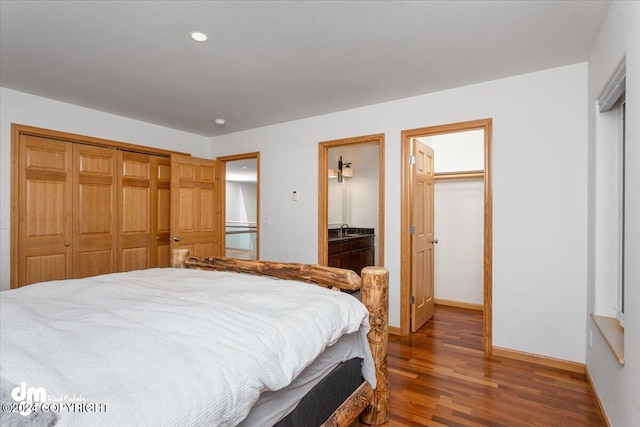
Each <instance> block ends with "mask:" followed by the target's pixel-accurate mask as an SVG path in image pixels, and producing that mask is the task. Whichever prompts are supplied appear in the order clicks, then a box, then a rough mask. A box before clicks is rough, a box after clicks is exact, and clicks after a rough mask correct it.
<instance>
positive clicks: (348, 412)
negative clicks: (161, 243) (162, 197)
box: [172, 249, 389, 427]
mask: <svg viewBox="0 0 640 427" xmlns="http://www.w3.org/2000/svg"><path fill="white" fill-rule="evenodd" d="M172 266H173V267H175V268H196V269H201V270H218V271H234V272H237V273H248V274H256V275H260V276H270V277H277V278H280V279H288V280H300V281H303V282H308V283H315V284H316V285H319V286H323V287H326V288H330V289H333V290H337V291H351V292H353V291H357V290H360V293H361V300H362V303H363V304H364V305H365V306H366V307H367V309H368V310H369V323H370V325H371V330H370V331H369V334H368V335H367V338H368V339H369V346H370V347H371V354H372V355H373V361H374V363H375V367H376V380H377V383H378V384H377V387H376V389H375V390H374V389H372V388H371V386H370V385H369V383H368V382H367V381H364V382H363V383H362V385H360V387H358V388H357V389H356V390H355V391H354V392H353V393H352V394H351V396H349V397H348V398H347V400H345V401H344V402H343V403H342V405H340V407H339V408H338V409H336V411H335V412H334V413H333V414H331V416H330V417H329V418H328V419H327V420H326V421H325V422H324V424H322V427H329V426H332V427H333V426H349V425H350V424H351V423H352V422H353V421H355V420H356V419H357V418H358V415H360V421H362V422H363V423H366V424H371V425H379V424H382V423H385V422H386V421H388V419H389V414H388V404H389V378H388V373H387V342H388V336H389V334H388V320H389V272H388V271H387V269H386V268H383V267H365V268H364V269H363V270H362V278H361V277H360V276H358V275H357V274H356V273H355V272H354V271H351V270H345V269H341V268H334V267H324V266H320V265H310V264H294V263H280V262H269V261H244V260H237V259H231V258H223V257H213V258H196V257H189V249H174V250H173V251H172Z"/></svg>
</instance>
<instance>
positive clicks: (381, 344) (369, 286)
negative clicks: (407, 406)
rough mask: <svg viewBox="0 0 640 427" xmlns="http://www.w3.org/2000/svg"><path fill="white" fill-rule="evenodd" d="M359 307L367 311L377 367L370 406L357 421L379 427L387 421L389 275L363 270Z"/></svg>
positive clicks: (382, 270) (380, 270)
mask: <svg viewBox="0 0 640 427" xmlns="http://www.w3.org/2000/svg"><path fill="white" fill-rule="evenodd" d="M361 295H362V303H363V304H364V305H365V306H366V307H367V309H368V310H369V323H370V325H371V330H370V331H369V334H368V335H367V338H368V339H369V346H370V347H371V353H372V355H373V361H374V363H375V365H376V381H377V383H378V384H377V386H376V389H375V390H374V391H373V398H372V399H371V402H370V403H369V406H367V407H366V408H365V410H364V411H363V412H362V414H361V415H360V420H361V421H362V422H364V423H367V424H371V425H379V424H382V423H385V422H387V421H388V420H389V376H388V372H387V347H388V342H389V271H388V270H387V269H386V268H383V267H365V268H364V269H363V270H362V289H361Z"/></svg>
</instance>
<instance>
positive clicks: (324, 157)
mask: <svg viewBox="0 0 640 427" xmlns="http://www.w3.org/2000/svg"><path fill="white" fill-rule="evenodd" d="M356 144H363V145H364V144H370V145H378V246H379V247H378V264H379V265H380V266H384V184H385V181H384V133H377V134H373V135H364V136H356V137H352V138H342V139H334V140H331V141H322V142H320V143H318V264H320V265H328V263H329V248H328V245H329V232H328V229H329V218H328V216H329V200H328V198H329V172H328V171H329V148H335V147H343V146H347V145H356Z"/></svg>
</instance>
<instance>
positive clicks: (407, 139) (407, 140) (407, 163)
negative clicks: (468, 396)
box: [397, 119, 492, 353]
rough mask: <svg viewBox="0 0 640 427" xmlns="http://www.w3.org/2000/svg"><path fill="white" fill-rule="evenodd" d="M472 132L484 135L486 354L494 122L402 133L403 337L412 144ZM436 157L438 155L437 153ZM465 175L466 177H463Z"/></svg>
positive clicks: (488, 344) (487, 346)
mask: <svg viewBox="0 0 640 427" xmlns="http://www.w3.org/2000/svg"><path fill="white" fill-rule="evenodd" d="M472 130H482V131H483V132H484V171H483V172H484V173H483V190H484V219H483V226H484V231H483V252H484V254H483V280H482V281H483V304H482V307H483V337H482V341H483V348H484V350H485V352H486V353H491V350H492V331H491V327H492V324H491V314H492V299H491V296H492V291H491V289H492V276H491V274H492V245H491V242H492V192H491V188H492V185H491V138H492V134H491V130H492V120H491V119H482V120H475V121H469V122H462V123H453V124H448V125H441V126H432V127H424V128H418V129H410V130H405V131H402V134H401V159H402V183H401V187H402V190H401V227H400V233H401V243H400V244H401V247H400V251H401V265H400V269H401V284H400V303H401V308H400V328H398V329H399V330H398V331H397V332H398V333H399V334H400V335H408V334H409V331H410V325H411V282H412V274H411V271H412V270H411V269H412V262H411V260H412V235H411V225H412V224H411V207H412V191H411V181H412V173H411V158H410V156H411V143H412V140H414V139H416V138H428V137H432V136H435V135H444V134H451V133H457V132H465V131H472ZM436 156H437V153H436ZM463 175H464V174H463Z"/></svg>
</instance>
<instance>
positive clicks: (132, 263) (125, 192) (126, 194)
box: [118, 151, 153, 271]
mask: <svg viewBox="0 0 640 427" xmlns="http://www.w3.org/2000/svg"><path fill="white" fill-rule="evenodd" d="M150 160H151V156H150V155H148V154H139V153H130V152H126V151H120V152H118V166H119V170H120V172H119V174H118V184H119V185H118V212H119V215H118V233H119V234H118V269H119V271H130V270H140V269H145V268H149V267H151V266H152V265H151V253H152V252H151V248H150V246H151V241H152V232H153V226H152V222H153V221H152V215H151V205H152V198H151V193H152V188H151V187H152V167H151V161H150Z"/></svg>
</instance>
